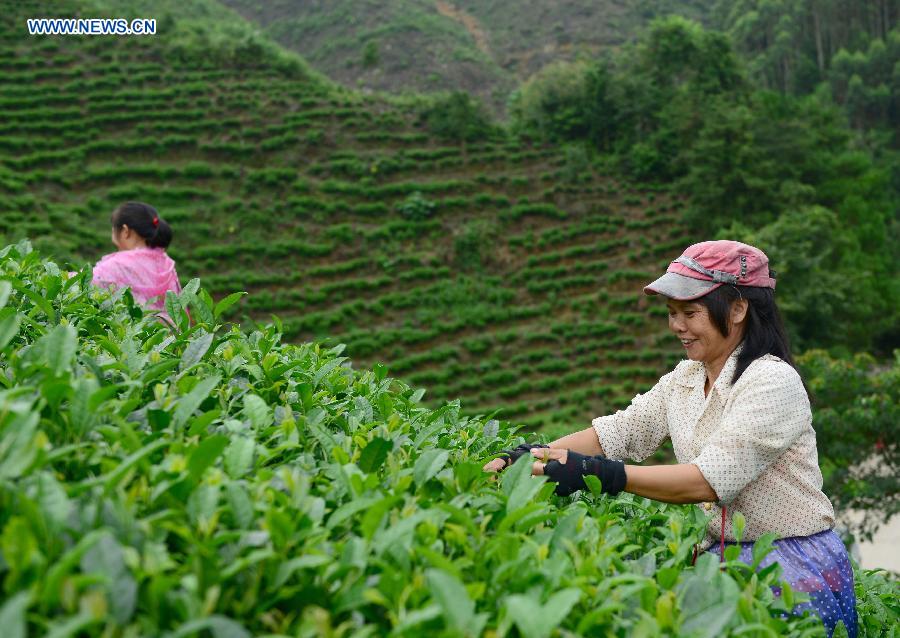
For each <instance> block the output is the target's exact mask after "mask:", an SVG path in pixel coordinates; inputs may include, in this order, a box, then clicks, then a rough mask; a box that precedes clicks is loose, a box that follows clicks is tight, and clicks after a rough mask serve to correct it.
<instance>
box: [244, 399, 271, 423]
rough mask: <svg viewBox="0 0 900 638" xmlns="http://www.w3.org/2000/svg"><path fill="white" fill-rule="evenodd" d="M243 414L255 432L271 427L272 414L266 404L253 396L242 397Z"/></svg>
mask: <svg viewBox="0 0 900 638" xmlns="http://www.w3.org/2000/svg"><path fill="white" fill-rule="evenodd" d="M244 414H246V415H247V418H248V419H249V420H250V423H251V425H253V427H254V428H255V429H257V430H259V429H262V428H264V427H267V426H269V425H271V423H272V414H271V411H270V410H269V406H268V405H266V402H265V401H264V400H263V399H262V397H259V396H257V395H255V394H248V395H245V396H244Z"/></svg>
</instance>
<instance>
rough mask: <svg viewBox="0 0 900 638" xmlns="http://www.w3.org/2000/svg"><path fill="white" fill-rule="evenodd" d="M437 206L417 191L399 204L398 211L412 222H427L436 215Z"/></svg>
mask: <svg viewBox="0 0 900 638" xmlns="http://www.w3.org/2000/svg"><path fill="white" fill-rule="evenodd" d="M435 209H436V205H435V203H434V202H432V201H430V200H427V199H425V198H424V197H423V196H422V193H420V192H419V191H416V192H414V193H412V194H410V195H408V196H407V197H406V199H404V200H403V201H402V202H400V203H399V204H397V207H396V210H397V212H398V213H400V215H402V216H403V217H405V218H406V219H408V220H410V221H425V220H427V219H428V218H430V217H431V216H432V215H434V212H435Z"/></svg>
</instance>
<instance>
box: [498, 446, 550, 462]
mask: <svg viewBox="0 0 900 638" xmlns="http://www.w3.org/2000/svg"><path fill="white" fill-rule="evenodd" d="M536 447H545V448H549V447H550V446H549V445H546V444H544V443H522V444H521V445H517V446H516V447H514V448H513V449H511V450H501V451H500V453H501V454H502V456H500V457H498V458H501V459H503V460H504V461H506V465H504V466H503V467H504V468H506V467H509V466H510V465H512V464H513V463H515V462H516V461H518V460H519V459H520V458H521V457H522V456H524V455H525V454H531V450H532V448H536ZM535 460H537V459H535Z"/></svg>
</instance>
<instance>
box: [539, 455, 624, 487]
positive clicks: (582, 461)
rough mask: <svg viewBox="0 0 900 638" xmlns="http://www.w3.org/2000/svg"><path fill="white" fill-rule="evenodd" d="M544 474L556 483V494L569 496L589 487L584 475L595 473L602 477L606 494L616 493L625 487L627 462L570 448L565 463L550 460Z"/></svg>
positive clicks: (601, 482) (602, 484)
mask: <svg viewBox="0 0 900 638" xmlns="http://www.w3.org/2000/svg"><path fill="white" fill-rule="evenodd" d="M544 474H545V475H546V476H547V477H548V478H549V479H550V480H551V481H554V482H555V483H556V494H557V495H559V496H568V495H569V494H571V493H572V492H575V491H577V490H583V489H584V488H585V487H587V486H586V485H585V483H584V477H585V476H587V475H588V474H593V475H594V476H596V477H597V478H599V479H600V484H601V486H602V491H603V493H604V494H612V495H616V494H618V493H619V492H621V491H622V490H623V489H625V478H626V477H625V464H624V463H623V462H622V461H614V460H612V459H608V458H606V457H605V456H603V455H598V456H585V455H584V454H579V453H578V452H573V451H572V450H569V454H568V456H567V458H566V462H565V463H560V462H559V461H557V460H555V459H554V460H552V461H549V462H548V463H547V464H546V465H545V466H544Z"/></svg>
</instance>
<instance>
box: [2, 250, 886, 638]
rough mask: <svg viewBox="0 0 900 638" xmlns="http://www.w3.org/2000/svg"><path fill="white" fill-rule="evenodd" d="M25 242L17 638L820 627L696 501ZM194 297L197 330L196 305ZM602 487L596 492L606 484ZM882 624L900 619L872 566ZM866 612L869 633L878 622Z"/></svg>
mask: <svg viewBox="0 0 900 638" xmlns="http://www.w3.org/2000/svg"><path fill="white" fill-rule="evenodd" d="M89 281H90V271H89V270H88V269H85V270H84V271H82V272H81V273H78V274H76V275H74V276H72V277H69V276H67V275H66V274H65V273H63V272H61V271H60V269H59V268H58V267H57V266H56V265H55V264H53V263H52V262H48V261H44V260H42V259H41V258H40V257H39V256H38V255H37V253H34V252H31V251H30V247H29V245H28V244H27V243H24V242H23V243H20V244H19V245H17V246H10V247H7V248H5V249H3V250H2V251H0V353H2V357H0V383H2V386H3V388H2V390H0V505H2V507H0V558H2V560H0V576H2V591H3V602H2V603H0V617H2V618H3V620H4V628H5V630H6V631H8V632H9V633H10V635H14V636H23V635H26V633H27V634H28V635H52V636H74V635H79V636H106V635H114V634H119V633H122V634H123V635H161V636H168V637H171V638H174V637H176V636H193V635H197V634H198V633H201V632H209V633H210V634H211V635H212V636H214V637H215V638H245V637H248V636H250V635H260V634H277V635H331V636H349V635H353V636H374V635H386V634H389V635H392V636H415V635H423V634H428V635H434V634H436V633H437V632H441V635H472V636H477V635H481V634H482V632H483V631H484V630H489V631H492V632H493V635H495V636H497V637H501V636H506V635H511V636H515V635H520V636H526V637H529V638H543V637H549V636H551V635H552V634H554V633H555V632H557V631H558V630H561V631H564V632H567V633H568V634H569V635H574V636H578V635H597V634H629V635H635V634H637V633H645V634H648V635H660V634H663V633H665V634H667V635H695V636H709V637H713V636H737V635H748V634H751V635H752V634H753V633H754V632H759V633H761V634H765V635H772V634H777V635H783V636H796V637H800V636H803V637H810V638H812V637H814V636H822V635H823V630H822V626H821V624H820V622H819V621H818V619H817V618H814V617H810V616H806V617H804V618H791V619H789V620H785V619H782V618H781V617H780V614H781V612H783V611H784V609H785V608H786V606H790V605H791V604H792V601H795V600H801V599H802V598H801V597H802V596H803V594H800V593H794V592H793V591H792V590H791V588H790V587H789V586H787V585H786V584H785V583H780V584H781V588H782V590H781V591H782V594H781V596H780V597H779V598H775V597H774V594H773V592H772V589H771V588H770V587H771V586H772V585H775V584H779V580H778V578H779V571H780V568H779V567H778V566H777V564H776V565H774V566H773V567H772V568H771V569H770V568H767V569H765V570H763V571H761V572H760V573H758V574H754V567H755V565H756V564H758V561H759V560H760V559H761V558H762V556H764V555H765V553H766V551H767V548H768V547H770V544H771V541H772V538H771V537H767V538H765V539H761V540H760V541H758V542H757V544H756V548H755V550H754V563H755V564H754V565H753V566H749V565H744V564H741V563H737V562H735V560H734V557H735V556H736V550H737V548H736V547H734V548H730V549H729V551H728V555H729V562H728V563H727V564H726V570H725V571H720V568H719V564H718V562H717V561H716V559H715V557H713V556H711V555H708V554H705V555H703V556H702V557H701V558H700V560H699V561H698V562H697V565H696V567H690V566H689V561H690V554H691V548H692V546H693V543H694V542H696V541H697V540H698V539H699V538H700V537H701V536H702V534H703V530H704V527H705V517H704V516H703V515H702V513H701V510H700V508H698V507H693V506H668V505H665V504H660V503H655V502H652V501H649V500H646V499H642V498H637V497H633V496H631V495H625V496H622V497H619V498H610V497H607V496H605V495H601V494H599V492H597V493H594V492H585V493H583V494H580V495H576V496H574V497H570V498H564V499H563V498H558V497H555V496H554V495H553V494H552V492H553V487H552V485H549V484H547V483H546V482H545V479H544V478H533V477H532V476H531V473H530V463H529V462H528V460H527V459H522V460H521V461H520V462H519V463H518V464H516V465H515V466H514V467H513V468H511V469H508V470H506V471H505V472H504V473H503V475H502V476H501V477H500V481H499V485H498V483H497V482H495V481H494V480H493V478H494V477H493V476H492V475H489V474H486V473H484V472H483V471H482V470H481V465H482V463H483V462H484V461H485V460H486V459H487V458H490V455H491V451H494V450H496V449H498V448H500V447H501V446H505V445H509V444H512V443H516V442H517V441H520V440H521V439H517V438H515V437H514V430H513V429H511V428H510V427H509V424H508V423H505V422H503V423H501V422H497V421H495V420H490V419H485V418H483V417H478V418H474V419H467V418H461V417H460V415H459V408H460V406H459V403H458V402H453V403H448V404H445V405H443V406H441V407H440V408H439V409H437V410H429V409H425V408H422V407H421V406H419V405H418V402H419V400H420V399H421V397H422V393H423V391H422V390H413V388H411V387H409V386H408V385H406V384H404V383H401V382H399V381H398V380H396V379H392V378H390V377H388V376H387V368H386V367H385V366H376V368H375V369H374V370H372V371H357V370H354V369H353V368H352V367H351V365H350V363H349V361H347V359H346V357H341V356H340V354H341V351H342V349H343V347H342V346H339V347H337V348H333V349H330V350H326V349H323V348H321V347H320V346H319V345H318V344H315V343H304V344H300V345H285V344H282V343H281V342H280V332H279V330H278V327H277V325H275V326H272V325H269V326H265V327H263V328H261V329H259V330H254V331H252V332H244V331H241V330H240V329H238V328H237V327H232V328H230V329H229V328H227V327H225V326H222V325H220V321H221V318H220V317H221V313H222V312H223V310H224V309H225V307H226V306H227V305H228V304H230V303H233V302H234V301H235V299H236V296H230V297H227V298H226V299H224V300H222V301H220V302H218V303H214V302H213V300H212V298H211V297H210V296H209V295H208V294H207V293H206V292H205V291H204V290H202V289H200V288H199V282H198V281H197V280H193V281H191V282H190V283H189V284H188V285H187V286H185V289H184V291H183V292H182V294H181V295H179V296H175V295H172V294H169V295H168V297H167V299H166V307H167V312H168V313H169V314H170V315H171V316H172V317H173V319H174V320H175V327H174V328H173V329H170V328H168V327H167V326H165V325H164V324H163V323H161V322H160V321H158V320H157V319H155V318H154V317H153V316H152V315H149V314H147V315H145V314H144V313H143V312H142V311H141V310H140V309H139V308H137V307H136V306H135V305H134V303H133V301H132V300H131V296H130V293H128V292H127V291H124V290H120V291H118V292H117V293H115V294H114V295H113V296H110V295H109V294H108V293H102V292H100V291H98V290H96V289H92V288H91V287H90V285H89ZM186 309H190V312H191V317H192V318H193V320H194V321H193V322H192V321H191V319H190V318H189V317H188V316H187V314H186V312H185V310H186ZM592 487H597V486H592ZM858 578H859V579H860V583H861V584H862V583H865V584H866V585H867V587H868V589H867V590H864V591H860V605H861V606H860V610H861V612H862V614H863V617H862V618H861V620H862V624H863V627H864V631H863V632H862V633H861V635H863V636H883V635H888V634H889V632H890V631H891V629H890V628H891V627H892V626H894V625H896V623H897V622H898V620H900V616H898V614H900V609H898V604H897V601H898V583H897V582H896V580H891V579H890V578H888V577H886V576H885V575H884V574H883V573H878V572H860V573H859V576H858ZM869 614H871V615H872V622H870V621H869Z"/></svg>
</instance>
